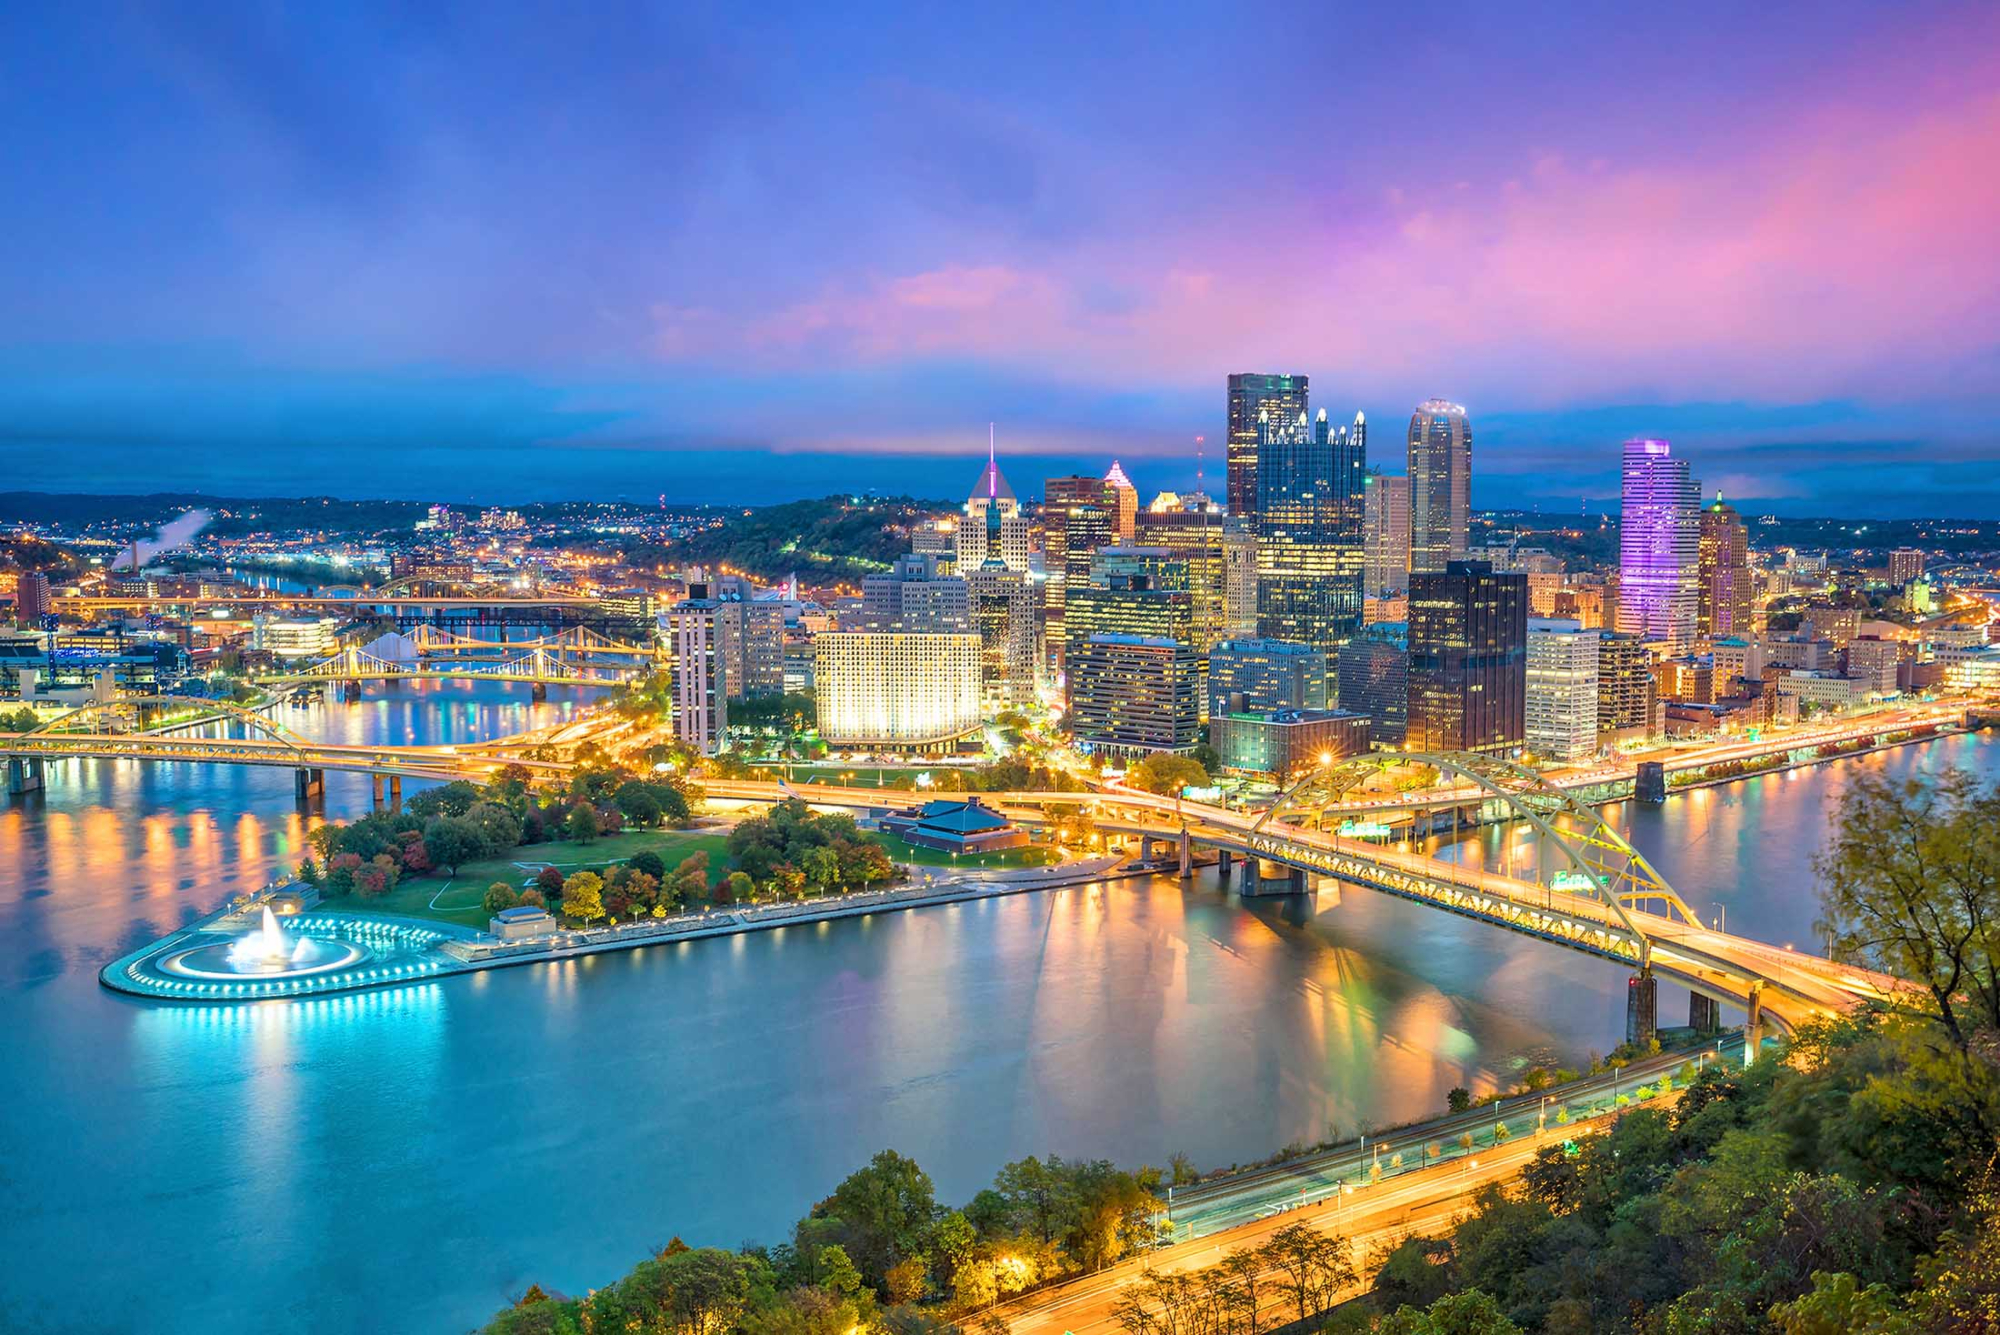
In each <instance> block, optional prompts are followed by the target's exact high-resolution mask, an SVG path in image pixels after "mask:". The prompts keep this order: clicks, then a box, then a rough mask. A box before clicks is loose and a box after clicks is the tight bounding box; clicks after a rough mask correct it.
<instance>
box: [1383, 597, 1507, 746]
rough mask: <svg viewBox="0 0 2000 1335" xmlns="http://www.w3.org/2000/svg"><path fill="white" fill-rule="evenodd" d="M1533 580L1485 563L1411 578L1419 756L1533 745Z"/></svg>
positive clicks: (1413, 718)
mask: <svg viewBox="0 0 2000 1335" xmlns="http://www.w3.org/2000/svg"><path fill="white" fill-rule="evenodd" d="M1527 659H1528V577H1527V576H1526V575H1520V574H1498V573H1495V571H1494V569H1493V567H1492V566H1491V565H1490V564H1488V563H1487V562H1485V561H1452V562H1449V563H1448V564H1447V565H1446V566H1445V568H1444V569H1443V570H1442V571H1416V572H1413V573H1412V574H1411V576H1410V673H1409V688H1410V713H1409V747H1410V749H1411V750H1412V751H1430V752H1433V753H1435V752H1441V751H1477V752H1480V753H1482V754H1487V755H1500V756H1511V755H1514V754H1516V753H1517V752H1519V751H1520V749H1521V747H1522V745H1523V743H1524V742H1525V741H1526V737H1527V705H1526V691H1527Z"/></svg>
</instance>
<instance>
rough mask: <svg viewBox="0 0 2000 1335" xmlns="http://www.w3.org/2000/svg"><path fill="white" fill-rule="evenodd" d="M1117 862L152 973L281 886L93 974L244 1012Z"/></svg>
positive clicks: (251, 911)
mask: <svg viewBox="0 0 2000 1335" xmlns="http://www.w3.org/2000/svg"><path fill="white" fill-rule="evenodd" d="M1150 874H1151V872H1150V871H1149V870H1148V869H1146V868H1144V867H1139V866H1133V865H1130V864H1128V862H1127V860H1126V859H1124V858H1122V857H1119V856H1101V857H1092V858H1082V859H1077V860H1073V861H1070V862H1066V863H1063V864H1061V865H1059V866H1054V867H1019V868H1011V869H1007V870H995V871H981V872H960V873H947V874H946V875H945V876H944V877H942V878H939V879H934V880H927V881H925V882H924V883H923V884H906V885H898V886H889V887H885V888H883V889H879V890H857V891H852V892H849V893H845V894H836V895H825V896H821V897H819V898H815V899H804V900H789V901H785V902H783V903H774V904H746V905H741V906H734V907H726V908H707V909H703V910H701V911H699V912H695V913H680V914H675V915H673V916H672V917H668V918H641V919H639V920H638V921H636V922H630V923H616V924H609V925H606V926H603V927H594V928H582V929H576V930H572V929H569V928H561V927H559V928H557V929H556V930H554V931H552V932H550V933H549V934H548V935H546V936H537V937H530V938H527V939H524V940H519V941H500V940H496V939H495V938H493V937H490V936H487V935H485V934H483V933H478V932H473V931H470V930H468V929H465V928H453V927H449V926H446V925H443V924H434V923H430V922H427V921H420V920H417V919H392V918H389V917H388V916H387V915H369V914H365V913H360V914H353V915H349V914H347V913H346V912H345V911H344V910H341V909H336V910H324V909H322V910H318V911H315V912H313V913H312V914H311V915H309V917H307V918H302V919H301V922H302V923H307V924H309V925H310V927H311V928H313V929H315V930H320V931H326V932H332V933H338V932H339V931H341V929H342V928H343V926H344V924H343V923H342V921H341V920H342V919H343V918H346V917H350V916H351V917H352V918H353V920H354V923H355V924H367V925H370V926H371V927H372V926H376V925H379V924H390V925H394V924H399V923H407V924H408V925H409V927H410V928H413V929H414V928H423V929H425V931H426V933H427V934H428V935H430V936H432V937H434V938H435V940H433V941H431V942H429V943H428V944H429V946H430V948H429V949H426V950H424V951H422V952H421V954H420V955H418V956H417V957H416V958H409V959H402V960H399V961H398V962H397V963H396V964H394V965H390V966H379V967H368V966H363V967H358V968H355V969H352V970H347V971H339V972H322V973H315V974H309V975H304V976H300V977H297V978H285V977H272V978H266V979H260V978H257V977H255V976H254V975H246V976H245V977H244V978H242V979H240V980H235V979H232V980H225V981H211V980H203V981H199V982H197V981H191V980H188V979H183V978H178V977H170V976H166V975H164V974H163V973H162V972H161V970H160V969H159V968H158V967H157V966H158V962H159V961H161V960H162V959H165V958H168V957H171V956H174V955H176V954H178V953H180V952H183V951H185V950H188V949H190V948H193V947H195V946H198V945H201V944H203V943H205V942H211V941H220V940H223V939H225V938H227V937H229V936H232V935H236V934H240V933H243V932H247V931H249V930H250V929H251V926H252V923H253V922H254V920H255V917H256V915H257V913H258V912H259V910H260V909H261V907H262V906H263V905H264V904H265V903H266V902H268V900H269V899H270V897H271V896H272V895H273V894H274V893H279V892H282V891H283V890H284V889H285V888H286V887H285V886H282V885H280V886H273V887H270V888H269V889H267V890H265V891H262V892H260V893H259V894H258V895H256V896H253V897H252V898H251V899H250V900H249V901H248V902H246V903H244V904H230V905H228V906H226V907H224V908H223V909H220V910H218V911H217V912H215V913H211V914H208V915H207V916H205V917H203V918H200V919H198V920H196V921H195V922H192V923H190V924H188V925H187V926H185V927H182V928H180V929H179V930H177V931H174V932H170V933H168V934H167V935H166V936H163V937H161V938H160V939H158V940H156V941H153V942H151V943H149V944H147V945H145V946H143V947H141V948H140V949H138V950H135V951H132V952H130V953H129V954H126V955H123V956H121V957H120V958H118V959H116V960H114V961H112V962H111V963H110V964H107V965H106V966H105V967H104V969H103V970H102V972H101V973H100V974H99V977H100V979H101V981H102V982H103V983H104V985H105V986H106V987H108V988H111V989H112V990H114V991H118V992H124V993H128V994H130V995H132V996H141V997H149V998H153V999H156V1000H165V1001H191V1002H208V1003H217V1002H242V1001H261V1000H275V999H282V998H297V997H310V996H325V995H329V994H332V993H338V992H351V991H356V990H359V989H363V988H380V987H395V986H400V985H404V984H408V983H415V982H430V981H435V980H437V979H440V978H446V977H450V976H452V975H454V974H463V973H476V972H478V971H480V970H484V969H496V968H505V967H508V966H512V965H521V964H542V963H549V962H553V961H557V960H566V959H575V958H578V957H580V956H584V955H597V954H603V953H605V952H608V951H616V950H637V949H641V948H643V947H646V946H656V945H668V944H672V943H675V942H680V941H697V940H702V939H705V938H708V937H717V936H734V935H737V934H739V933H743V932H760V931H772V930H776V929H780V928H784V927H789V926H794V925H803V924H808V923H815V922H827V921H831V920H834V919H837V918H855V917H863V916H866V915H868V914H872V913H892V912H896V911H898V910H902V909H916V908H928V907H931V906H933V905H940V904H956V903H963V902H965V901H968V900H975V899H990V898H994V897H996V896H1002V895H1017V894H1027V893H1030V892H1033V891H1038V890H1052V889H1058V888H1061V887H1063V886H1071V885H1081V884H1085V883H1087V882H1092V881H1103V880H1109V879H1114V878H1116V877H1120V876H1142V875H1150Z"/></svg>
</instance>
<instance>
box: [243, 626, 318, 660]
mask: <svg viewBox="0 0 2000 1335" xmlns="http://www.w3.org/2000/svg"><path fill="white" fill-rule="evenodd" d="M254 627H255V629H254V631H253V633H252V636H251V642H252V647H253V648H257V649H263V650H265V651H267V652H269V653H271V654H274V655H276V656H277V657H279V658H324V657H326V656H327V655H328V654H331V653H333V652H334V651H335V650H336V649H338V648H340V636H339V633H338V632H339V627H340V623H339V622H338V621H335V620H334V619H333V618H332V617H316V618H314V619H312V620H307V621H283V620H275V619H269V618H264V617H259V618H258V619H257V620H256V622H255V623H254Z"/></svg>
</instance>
